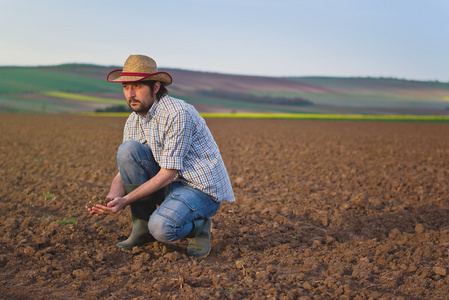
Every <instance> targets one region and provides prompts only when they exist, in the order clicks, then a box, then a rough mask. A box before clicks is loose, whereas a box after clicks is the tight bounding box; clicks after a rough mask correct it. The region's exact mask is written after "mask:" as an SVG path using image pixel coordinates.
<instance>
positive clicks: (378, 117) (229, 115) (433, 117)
mask: <svg viewBox="0 0 449 300" xmlns="http://www.w3.org/2000/svg"><path fill="white" fill-rule="evenodd" d="M82 115H89V116H107V117H127V116H129V113H83V114H82ZM200 115H201V116H202V117H203V118H228V119H239V118H240V119H292V120H294V119H295V120H348V121H351V120H353V121H428V122H449V116H437V115H417V116H414V115H341V114H338V115H337V114H335V115H333V114H259V113H200Z"/></svg>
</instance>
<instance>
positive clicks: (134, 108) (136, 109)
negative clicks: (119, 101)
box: [128, 98, 150, 114]
mask: <svg viewBox="0 0 449 300" xmlns="http://www.w3.org/2000/svg"><path fill="white" fill-rule="evenodd" d="M131 101H134V102H138V103H139V105H137V106H136V105H135V103H134V106H131V103H130V102H131ZM128 106H129V107H130V108H131V109H132V111H134V112H136V113H145V114H146V113H147V112H148V111H149V110H150V107H145V106H144V105H143V104H142V102H141V101H139V100H137V99H135V98H131V99H129V100H128Z"/></svg>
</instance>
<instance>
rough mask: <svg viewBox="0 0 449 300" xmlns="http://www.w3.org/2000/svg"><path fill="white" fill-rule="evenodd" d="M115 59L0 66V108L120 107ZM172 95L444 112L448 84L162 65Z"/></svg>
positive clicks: (223, 108) (213, 108) (221, 108)
mask: <svg viewBox="0 0 449 300" xmlns="http://www.w3.org/2000/svg"><path fill="white" fill-rule="evenodd" d="M117 68H119V67H114V66H110V67H106V66H97V65H85V64H64V65H59V66H44V67H0V112H35V113H38V112H46V113H74V112H93V111H96V110H122V111H123V110H126V109H127V104H126V101H125V100H124V98H123V94H122V91H121V85H120V84H113V83H108V82H106V80H105V78H106V75H107V74H108V73H109V72H110V71H111V70H113V69H117ZM161 71H166V72H168V73H170V74H171V75H172V77H173V84H172V85H171V86H169V92H170V94H171V95H172V96H174V97H179V98H182V99H184V100H186V101H188V102H190V103H192V104H193V105H194V106H195V107H196V108H197V109H198V110H199V111H200V112H265V113H266V112H273V113H275V112H276V113H282V112H288V113H331V114H332V113H339V114H342V113H343V114H344V113H357V114H415V115H420V114H437V115H449V109H448V108H449V84H448V83H440V82H424V81H408V80H400V79H393V78H337V77H262V76H242V75H229V74H219V73H207V72H196V71H188V70H179V69H161Z"/></svg>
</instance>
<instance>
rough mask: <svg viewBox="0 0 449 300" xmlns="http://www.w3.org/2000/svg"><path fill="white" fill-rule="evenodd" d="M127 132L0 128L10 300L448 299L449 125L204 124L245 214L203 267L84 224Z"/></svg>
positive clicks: (117, 223)
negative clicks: (124, 243)
mask: <svg viewBox="0 0 449 300" xmlns="http://www.w3.org/2000/svg"><path fill="white" fill-rule="evenodd" d="M124 122H125V119H124V118H107V117H103V118H99V117H82V116H66V115H54V116H53V115H0V132H1V134H0V149H1V151H0V201H1V202H0V232H1V234H0V241H1V248H0V298H2V299H152V298H153V299H209V298H210V299H227V298H229V299H272V298H273V299H332V298H337V299H447V297H448V296H449V276H448V275H449V274H448V272H449V257H448V256H449V252H448V251H449V170H448V167H449V140H448V137H449V124H427V123H387V122H385V123H374V122H343V121H341V122H338V121H336V122H330V121H329V122H328V121H294V120H232V119H231V120H229V119H224V120H221V119H208V120H207V123H208V125H209V127H210V129H211V131H212V133H213V134H214V137H215V139H216V141H217V143H218V145H219V147H220V149H221V152H222V155H223V158H224V161H225V164H226V166H227V168H228V172H229V175H230V177H231V180H232V183H233V187H234V192H235V195H236V199H237V200H236V202H235V203H224V204H223V205H222V206H221V208H220V210H219V212H218V214H217V215H216V216H215V217H214V218H213V222H214V231H213V233H212V245H213V246H212V251H211V253H210V255H209V256H208V257H206V258H205V259H202V260H197V259H193V258H190V257H188V256H187V254H186V247H187V240H181V241H179V242H175V243H159V242H156V243H154V244H148V245H145V246H143V247H139V248H134V250H133V251H126V250H123V249H119V248H116V247H115V244H116V243H117V242H118V241H121V240H123V239H125V238H126V237H127V236H128V235H129V233H130V231H131V220H130V214H129V208H126V209H125V210H124V211H122V212H121V213H119V214H117V215H115V216H107V217H92V216H90V215H88V213H87V212H86V211H85V209H84V205H85V203H86V202H88V201H89V200H90V199H92V197H97V196H102V195H104V194H105V193H106V192H107V190H108V188H109V184H110V181H111V180H112V178H113V176H114V175H115V174H116V172H117V166H116V162H115V153H116V150H117V148H118V146H119V144H120V142H121V139H122V129H123V125H124Z"/></svg>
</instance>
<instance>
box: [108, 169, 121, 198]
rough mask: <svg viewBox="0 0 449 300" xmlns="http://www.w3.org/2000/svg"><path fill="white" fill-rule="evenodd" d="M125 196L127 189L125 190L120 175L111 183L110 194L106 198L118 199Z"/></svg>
mask: <svg viewBox="0 0 449 300" xmlns="http://www.w3.org/2000/svg"><path fill="white" fill-rule="evenodd" d="M123 196H125V189H124V188H123V182H122V178H121V177H120V173H117V175H116V176H115V177H114V179H113V180H112V183H111V187H110V189H109V193H108V194H107V196H106V197H108V198H111V199H114V198H116V197H123Z"/></svg>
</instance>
